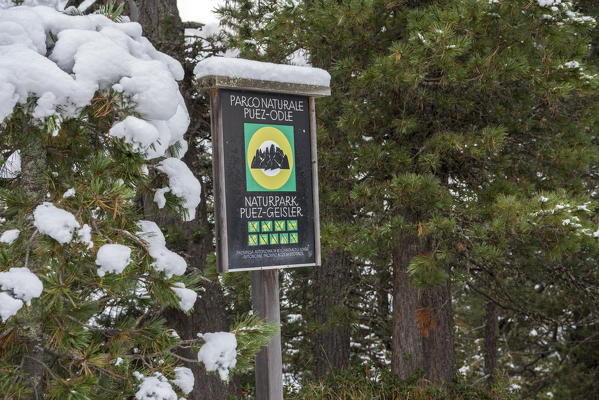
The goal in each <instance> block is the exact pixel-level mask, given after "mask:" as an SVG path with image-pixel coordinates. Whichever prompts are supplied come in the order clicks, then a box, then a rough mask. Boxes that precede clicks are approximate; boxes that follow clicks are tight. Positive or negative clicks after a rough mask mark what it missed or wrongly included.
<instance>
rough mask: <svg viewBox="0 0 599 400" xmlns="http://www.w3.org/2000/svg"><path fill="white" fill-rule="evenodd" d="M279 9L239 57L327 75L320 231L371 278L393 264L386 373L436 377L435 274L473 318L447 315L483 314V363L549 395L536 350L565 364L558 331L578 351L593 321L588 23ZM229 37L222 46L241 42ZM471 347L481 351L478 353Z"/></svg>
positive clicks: (498, 8)
mask: <svg viewBox="0 0 599 400" xmlns="http://www.w3.org/2000/svg"><path fill="white" fill-rule="evenodd" d="M279 11H280V13H279V15H278V16H276V17H273V18H267V17H264V18H256V17H255V16H254V20H260V21H261V24H260V29H256V30H255V31H252V35H256V37H253V38H252V39H253V40H254V41H255V44H256V49H255V50H254V51H255V53H254V55H255V56H256V57H263V58H269V57H272V58H275V59H278V60H282V59H285V58H288V56H289V55H290V54H291V52H293V51H297V50H298V49H303V50H304V52H305V53H306V54H308V56H309V58H310V60H311V61H312V62H313V63H314V64H315V65H317V66H322V67H325V68H327V69H329V70H330V71H331V73H332V77H333V79H332V92H333V95H332V96H331V98H330V99H326V100H324V101H322V102H321V103H320V104H321V106H320V107H319V115H320V118H322V122H321V126H322V127H323V128H324V129H322V128H321V126H319V129H320V131H319V135H321V138H320V140H319V146H320V147H319V150H320V153H319V154H320V155H321V159H320V161H321V162H320V165H321V166H323V168H322V171H323V173H322V175H321V177H320V178H321V179H320V182H321V186H322V187H323V188H324V190H323V191H324V193H325V194H324V195H323V196H322V197H321V199H322V200H323V202H324V203H325V205H324V207H323V210H325V211H324V212H323V213H326V207H327V206H328V205H330V206H331V207H333V206H337V207H338V208H342V210H343V211H347V212H348V213H349V218H347V217H346V218H339V219H337V220H336V221H335V223H334V224H332V225H331V226H330V227H329V226H327V225H326V224H323V225H324V227H325V228H324V229H323V232H324V233H323V234H324V235H326V234H327V230H328V229H330V231H331V232H334V233H335V234H336V240H332V242H333V243H332V244H333V245H334V244H336V243H345V246H347V242H346V241H347V240H350V241H352V242H353V244H352V245H351V246H347V247H349V250H350V251H351V253H352V254H353V255H354V257H357V258H358V259H360V262H361V263H362V264H363V265H365V266H371V265H374V267H375V268H376V270H377V275H379V276H385V274H388V273H389V272H388V271H389V267H390V266H392V267H393V270H392V274H393V277H394V292H393V294H394V302H393V310H394V312H395V315H394V323H393V324H394V326H395V330H394V331H393V337H394V343H393V353H394V356H393V367H394V370H395V372H397V373H398V374H399V375H400V376H402V377H407V376H409V375H411V374H412V373H414V372H416V371H417V370H419V369H422V370H423V371H424V373H425V376H426V377H428V378H429V379H431V380H433V381H438V382H441V381H448V380H451V379H452V378H453V370H454V365H453V355H452V350H451V347H452V343H451V342H452V338H451V332H452V330H453V323H452V316H451V315H452V311H451V306H452V297H451V292H450V291H449V286H448V281H447V278H448V277H450V279H451V282H452V291H453V293H454V294H455V295H456V296H455V297H456V304H457V306H458V310H459V311H460V313H461V315H460V324H463V323H464V319H463V318H464V317H472V322H473V321H474V320H475V319H476V318H474V315H472V316H471V315H464V314H463V313H462V312H464V311H467V310H473V309H477V310H480V311H479V312H478V314H477V315H478V317H479V319H478V320H477V322H476V325H474V326H478V325H480V323H481V321H482V320H483V315H484V313H483V311H482V310H484V309H485V303H489V304H492V305H494V306H496V307H498V308H499V310H498V314H499V316H498V317H497V320H496V321H495V322H497V324H498V325H499V326H498V327H497V329H498V330H499V332H500V334H501V335H502V337H507V340H501V341H499V342H498V345H497V346H498V349H499V362H498V364H499V368H501V369H502V370H503V371H505V372H506V373H508V374H509V375H511V376H512V378H513V379H514V380H515V381H518V382H520V385H521V386H522V387H523V389H524V391H525V393H527V394H530V395H534V394H536V393H540V391H541V390H545V389H547V388H550V389H551V390H553V392H552V393H557V392H558V391H560V390H562V391H564V392H565V393H566V392H567V391H566V390H565V389H556V386H555V385H552V384H551V379H552V378H551V377H555V376H556V375H555V374H558V375H560V376H564V377H565V376H566V375H567V372H566V371H565V368H567V367H564V365H569V361H568V362H564V361H562V362H559V363H557V361H556V360H555V359H552V358H551V357H549V354H557V355H555V356H553V357H555V358H558V357H561V358H560V359H562V360H563V359H569V357H570V353H569V352H564V350H563V349H564V348H567V347H569V346H570V344H573V343H574V342H572V339H569V335H570V334H572V335H574V337H577V338H578V339H577V340H578V342H584V343H587V342H585V340H589V341H592V340H593V339H592V335H590V336H589V333H588V332H587V333H586V334H585V333H583V332H584V329H581V328H580V327H581V326H583V325H587V324H588V323H594V322H592V321H596V319H595V316H594V315H593V313H592V312H590V311H589V310H590V309H593V308H594V305H595V304H596V296H594V295H588V294H589V293H594V292H596V291H595V289H596V284H595V283H593V282H595V274H596V272H595V271H594V268H593V267H592V266H591V264H592V262H593V261H592V260H594V259H595V256H594V254H595V252H596V251H597V242H596V238H595V237H594V235H595V232H596V221H594V220H593V219H594V218H596V217H595V211H594V203H593V202H592V199H594V198H595V196H596V192H595V187H596V180H595V176H596V175H595V168H596V160H597V146H596V133H595V129H596V128H595V127H596V122H595V118H596V115H597V114H596V107H597V105H596V104H597V98H596V95H595V92H596V88H597V77H596V75H595V72H594V67H593V66H592V65H590V64H587V63H585V61H587V60H588V59H589V58H588V57H589V55H590V53H589V44H590V37H589V33H590V32H591V30H592V29H593V27H594V26H595V22H594V20H593V19H592V18H589V17H586V16H585V15H584V14H581V13H579V12H578V11H577V9H576V7H575V6H574V5H573V4H572V3H571V2H568V1H545V0H540V1H520V0H505V1H490V2H486V1H483V2H481V1H473V0H472V1H470V0H446V1H441V2H426V1H406V2H389V1H376V0H374V1H319V2H313V1H306V2H304V3H300V4H299V5H298V6H297V7H291V6H289V8H287V9H285V8H284V7H283V6H281V9H279ZM285 21H287V22H285ZM249 26H250V27H252V26H254V25H253V24H251V23H250V24H249ZM245 33H246V32H245V31H244V30H241V29H240V30H237V31H236V36H235V35H234V37H233V39H234V40H236V42H235V41H234V43H238V44H241V43H245V45H246V46H249V45H250V44H251V43H250V42H248V41H247V40H248V39H250V38H249V37H246V36H245ZM281 36H283V37H285V38H286V40H285V41H283V42H282V43H271V44H270V46H266V45H265V43H268V42H269V40H271V39H270V38H275V37H281ZM271 49H272V50H271ZM243 54H248V55H250V56H251V55H252V53H251V52H250V51H247V50H246V53H244V52H243V51H242V55H243ZM329 156H330V158H329ZM335 189H338V190H335ZM329 190H330V191H329ZM348 193H349V194H350V195H349V196H348ZM339 199H340V200H341V201H337V200H339ZM327 202H329V203H327ZM323 220H325V221H326V217H325V218H323ZM346 232H351V234H349V235H347V234H344V233H346ZM597 235H599V234H597ZM325 237H326V236H325ZM323 243H327V240H323ZM589 263H590V264H589ZM363 275H366V274H363ZM367 282H372V280H370V281H367ZM378 287H379V288H381V289H386V290H389V289H388V285H387V286H386V285H379V286H378ZM387 294H388V292H387ZM381 304H382V305H384V302H381ZM491 308H493V307H491ZM583 310H584V311H583ZM467 312H468V314H470V312H469V311H467ZM489 315H490V317H489V319H490V322H489V324H488V325H489V329H490V332H491V333H489V335H490V336H494V335H495V334H494V333H493V332H496V330H495V329H491V328H492V325H493V323H492V322H493V321H491V320H492V319H493V318H494V317H493V316H494V315H495V313H494V312H490V313H489ZM582 316H584V317H582ZM573 326H574V327H576V328H572V327H573ZM458 332H462V331H458ZM531 332H536V333H535V334H536V335H537V336H534V335H532V333H531ZM539 332H542V334H539ZM555 332H558V333H559V334H558V333H555ZM578 335H583V336H584V337H585V339H581V337H580V336H578ZM523 338H526V340H523ZM459 339H461V340H463V339H464V338H459ZM479 339H480V338H479ZM465 344H466V343H460V346H459V348H460V351H462V349H465V348H466V347H467V346H465ZM489 346H491V343H489ZM513 346H516V348H517V349H518V351H521V352H522V354H524V355H523V356H515V355H514V354H512V353H511V352H510V351H509V350H508V349H512V348H514V347H513ZM527 347H528V348H527ZM472 351H474V352H475V353H474V354H472V353H470V354H471V355H472V356H477V357H479V358H480V357H481V354H482V347H481V346H478V347H475V348H472ZM555 352H557V353H555ZM488 354H489V357H490V358H492V357H494V356H493V354H495V351H494V350H493V349H491V348H489V349H488ZM490 358H489V360H488V361H489V365H491V364H493V363H492V362H491V359H490ZM460 359H463V355H460ZM467 360H468V361H467V362H468V363H470V364H472V365H473V366H475V365H476V363H475V362H473V361H471V360H472V358H467ZM556 363H557V364H559V365H556ZM509 365H511V366H512V367H509ZM588 365H589V368H592V364H588ZM537 367H539V368H541V369H540V370H539V371H542V373H539V372H538V371H536V370H534V368H537ZM480 374H481V375H483V372H482V366H481V367H480ZM534 374H537V375H541V376H542V377H536V376H535V375H534ZM576 376H577V377H579V378H581V379H582V380H584V381H586V380H588V379H589V378H590V377H592V374H591V375H586V376H585V375H584V373H582V374H577V375H576ZM564 379H567V378H564ZM586 393H589V392H588V391H587V392H586Z"/></svg>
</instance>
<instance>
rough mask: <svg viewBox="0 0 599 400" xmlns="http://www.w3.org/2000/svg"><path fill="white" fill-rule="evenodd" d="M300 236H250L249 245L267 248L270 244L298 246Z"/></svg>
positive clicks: (283, 234)
mask: <svg viewBox="0 0 599 400" xmlns="http://www.w3.org/2000/svg"><path fill="white" fill-rule="evenodd" d="M298 242H299V235H298V233H297V232H291V233H270V234H269V233H261V234H253V235H248V245H250V246H265V245H269V244H297V243H298Z"/></svg>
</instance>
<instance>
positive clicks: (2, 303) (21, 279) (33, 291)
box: [0, 268, 44, 321]
mask: <svg viewBox="0 0 599 400" xmlns="http://www.w3.org/2000/svg"><path fill="white" fill-rule="evenodd" d="M0 289H2V290H3V292H0V318H2V320H3V321H6V320H7V319H8V318H10V317H12V316H13V315H15V314H16V313H17V311H19V310H20V309H21V307H23V303H26V304H27V305H30V304H31V300H32V299H34V298H37V297H40V296H41V294H42V291H43V290H44V285H43V284H42V281H41V280H40V279H39V278H38V277H37V276H36V275H35V274H33V273H32V272H31V271H30V270H29V268H11V269H9V270H8V271H7V272H0ZM7 292H9V293H11V294H12V296H11V294H9V293H7Z"/></svg>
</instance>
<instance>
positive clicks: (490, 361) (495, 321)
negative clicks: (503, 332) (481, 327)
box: [485, 301, 499, 390]
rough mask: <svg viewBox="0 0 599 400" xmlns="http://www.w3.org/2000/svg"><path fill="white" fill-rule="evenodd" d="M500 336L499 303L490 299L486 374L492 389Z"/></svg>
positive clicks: (487, 315) (486, 327)
mask: <svg viewBox="0 0 599 400" xmlns="http://www.w3.org/2000/svg"><path fill="white" fill-rule="evenodd" d="M498 338H499V318H498V310H497V304H495V303H493V302H491V301H489V302H488V303H487V305H486V315H485V375H486V377H487V386H488V388H489V390H491V388H492V386H493V384H494V383H495V377H496V374H497V339H498Z"/></svg>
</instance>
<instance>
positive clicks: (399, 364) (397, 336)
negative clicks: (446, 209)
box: [391, 233, 455, 384]
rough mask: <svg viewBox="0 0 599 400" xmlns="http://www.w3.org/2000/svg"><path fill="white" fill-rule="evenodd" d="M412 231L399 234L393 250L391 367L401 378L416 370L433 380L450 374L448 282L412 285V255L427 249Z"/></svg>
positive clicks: (437, 381) (440, 381) (439, 380)
mask: <svg viewBox="0 0 599 400" xmlns="http://www.w3.org/2000/svg"><path fill="white" fill-rule="evenodd" d="M428 247H429V245H428V243H426V242H424V241H423V240H421V239H419V238H418V236H417V235H416V234H413V233H405V234H403V235H402V236H401V237H400V239H399V242H398V244H397V246H396V248H395V250H394V253H393V322H392V326H393V338H392V347H393V348H392V357H391V367H392V369H393V372H395V373H396V374H397V375H399V377H400V378H401V379H406V378H408V377H410V376H412V375H413V374H415V373H417V372H418V371H422V372H423V373H424V377H425V378H426V379H427V380H429V381H430V382H431V383H433V384H443V383H446V382H449V381H451V379H452V378H453V375H454V367H455V358H454V348H453V312H452V305H451V291H450V286H449V282H446V283H445V284H443V285H442V286H441V287H440V288H437V289H434V290H420V289H418V288H416V287H414V286H413V285H412V282H411V279H410V277H409V275H408V266H409V263H410V260H411V259H412V257H414V256H416V255H418V254H422V253H424V252H426V251H430V249H428Z"/></svg>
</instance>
